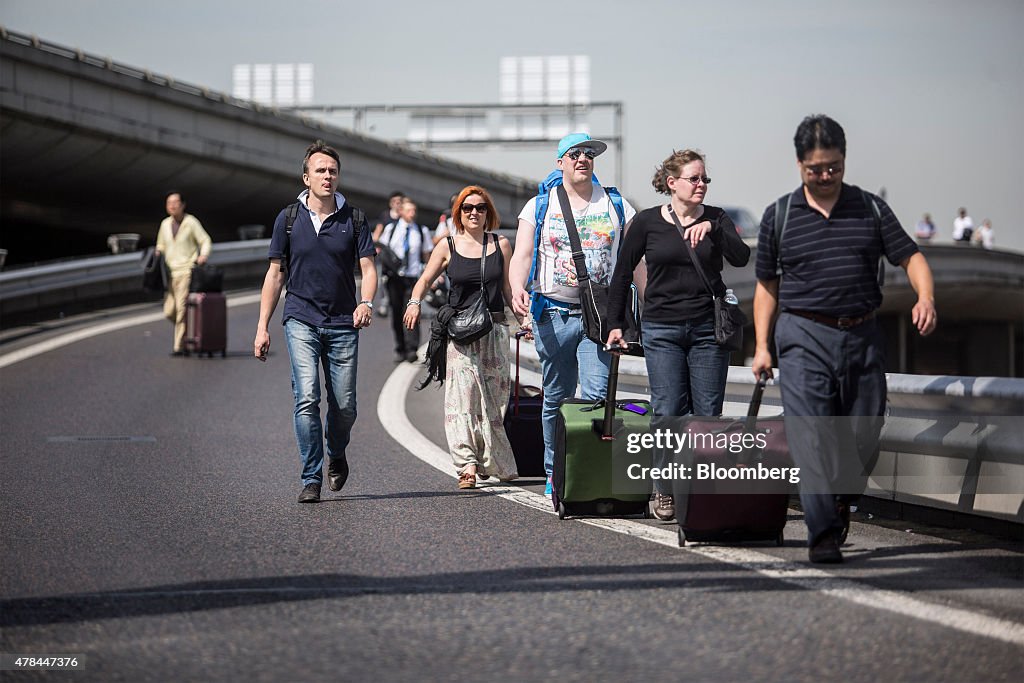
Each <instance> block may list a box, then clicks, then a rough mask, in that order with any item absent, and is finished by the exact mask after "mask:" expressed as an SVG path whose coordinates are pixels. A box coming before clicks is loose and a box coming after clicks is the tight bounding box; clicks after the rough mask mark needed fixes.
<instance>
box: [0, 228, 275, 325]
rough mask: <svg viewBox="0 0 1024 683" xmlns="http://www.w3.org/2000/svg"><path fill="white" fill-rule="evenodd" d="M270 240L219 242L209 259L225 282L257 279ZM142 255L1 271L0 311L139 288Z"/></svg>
mask: <svg viewBox="0 0 1024 683" xmlns="http://www.w3.org/2000/svg"><path fill="white" fill-rule="evenodd" d="M269 245H270V240H269V239H262V240H246V241H242V242H218V243H217V244H216V245H214V249H213V253H212V254H211V255H210V263H211V264H214V265H218V266H221V267H223V268H224V271H225V273H224V274H225V280H226V281H227V282H234V283H245V282H254V281H255V282H258V281H260V280H261V279H262V276H263V274H264V273H265V272H266V270H267V263H268V262H267V248H268V246H269ZM143 255H144V252H131V253H128V254H114V255H110V256H94V257H90V258H83V259H77V260H74V261H64V262H61V263H54V264H47V265H41V266H34V267H30V268H19V269H16V270H11V271H7V272H2V273H0V315H4V314H10V313H20V312H23V311H30V310H33V309H39V308H50V307H53V306H60V305H63V304H68V303H72V302H81V301H92V300H97V301H102V300H103V299H104V298H108V297H115V296H118V295H124V294H129V293H137V292H139V291H141V290H142V268H143V261H142V259H143Z"/></svg>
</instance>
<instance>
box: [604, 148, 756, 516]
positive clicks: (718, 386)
mask: <svg viewBox="0 0 1024 683" xmlns="http://www.w3.org/2000/svg"><path fill="white" fill-rule="evenodd" d="M710 183H711V178H709V177H708V175H707V170H706V168H705V165H704V155H702V154H701V153H700V152H696V151H694V150H691V149H686V150H683V151H681V152H673V153H672V155H671V156H670V157H668V158H667V159H665V161H664V162H662V164H661V166H659V167H658V170H657V171H656V172H655V174H654V179H653V180H652V184H653V185H654V189H655V190H657V191H658V192H660V193H662V194H667V195H668V196H669V201H668V203H667V204H662V205H658V206H654V207H651V208H649V209H645V210H644V211H641V212H640V213H638V214H637V216H636V218H634V219H633V226H632V227H631V228H630V230H629V232H627V233H626V236H625V237H624V238H623V243H622V251H621V252H620V254H619V259H618V262H617V263H616V266H615V273H614V274H613V275H612V280H611V285H610V287H609V291H608V318H609V321H610V322H609V324H610V326H611V327H612V328H614V329H612V330H611V331H610V332H609V334H608V340H607V342H608V344H609V345H611V346H623V347H624V346H625V345H626V344H625V342H624V341H623V340H622V327H623V323H624V319H625V313H626V301H627V293H628V290H629V285H630V282H631V281H632V278H633V269H634V268H635V267H636V265H637V264H638V263H639V262H640V259H645V260H646V262H647V285H646V288H645V290H644V306H643V321H642V324H641V332H642V338H643V347H644V357H645V359H646V361H647V377H648V382H649V384H650V387H651V404H652V406H653V408H654V415H655V417H675V416H684V415H721V414H722V403H723V401H724V398H725V383H726V379H727V377H728V373H729V352H728V351H727V350H726V349H724V348H722V347H720V346H719V345H718V344H717V343H716V342H715V322H714V303H713V301H712V298H711V295H710V294H709V293H708V290H707V287H705V285H704V281H703V280H702V279H701V277H700V275H699V274H698V272H697V271H696V269H695V268H694V264H693V260H692V259H691V258H690V254H689V249H688V247H687V245H686V243H687V242H688V243H689V245H690V247H692V248H693V250H694V252H695V253H696V256H697V260H698V261H699V262H700V265H701V267H702V268H703V270H704V274H705V275H706V277H707V279H708V280H709V281H710V282H711V287H712V289H713V290H714V292H715V295H716V296H724V295H725V290H726V286H725V283H724V282H722V262H723V259H724V260H725V261H728V262H729V263H731V264H732V265H734V266H744V265H746V263H747V260H748V259H749V258H750V247H748V246H747V245H746V244H744V242H743V240H742V239H741V238H740V235H739V233H738V231H737V230H736V226H735V225H733V222H732V220H731V219H730V218H729V215H728V214H727V213H726V212H725V211H723V210H722V209H720V208H718V207H717V206H709V205H707V204H705V203H704V198H705V195H706V194H707V191H708V185H709V184H710ZM673 214H674V215H675V216H674V217H673ZM676 219H678V222H679V226H677V224H676ZM680 228H681V229H680ZM653 427H654V425H652V428H653ZM664 464H665V463H662V464H661V466H664ZM653 513H654V515H655V516H656V517H657V518H658V519H661V520H666V521H667V520H670V519H672V518H673V517H674V516H675V501H674V499H673V498H672V494H671V484H670V482H667V481H662V480H656V481H655V492H654V505H653Z"/></svg>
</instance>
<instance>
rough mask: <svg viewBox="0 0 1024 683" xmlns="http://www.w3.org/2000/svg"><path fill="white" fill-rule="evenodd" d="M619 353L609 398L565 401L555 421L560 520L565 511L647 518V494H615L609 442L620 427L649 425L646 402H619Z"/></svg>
mask: <svg viewBox="0 0 1024 683" xmlns="http://www.w3.org/2000/svg"><path fill="white" fill-rule="evenodd" d="M618 376H619V354H612V367H611V370H610V371H609V372H608V393H607V394H606V395H607V396H608V399H607V400H605V401H600V402H598V403H595V402H594V401H581V400H579V399H567V400H565V401H562V405H561V406H560V407H559V412H558V417H557V421H556V423H555V425H556V427H555V463H554V471H553V472H552V477H551V483H552V495H551V502H552V503H553V504H554V506H555V509H556V510H557V511H558V518H559V519H565V517H567V516H569V515H604V516H609V515H615V516H618V515H643V516H645V517H646V516H647V510H648V507H647V502H648V499H649V498H650V492H649V491H647V490H646V489H645V490H643V491H642V492H637V493H623V492H617V491H616V490H615V489H616V486H615V483H614V474H613V470H614V466H615V463H614V454H613V441H614V438H615V435H616V434H618V435H619V436H620V437H621V436H622V434H623V430H630V431H637V432H646V431H648V429H649V427H650V423H651V415H652V414H653V413H652V410H651V404H650V403H649V402H647V401H632V402H628V403H627V402H619V401H616V400H615V392H616V387H617V384H618Z"/></svg>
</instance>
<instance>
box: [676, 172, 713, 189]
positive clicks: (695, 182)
mask: <svg viewBox="0 0 1024 683" xmlns="http://www.w3.org/2000/svg"><path fill="white" fill-rule="evenodd" d="M676 177H677V178H678V179H679V180H685V181H686V182H688V183H690V184H691V185H693V186H694V187H697V185H698V184H700V182H701V181H704V184H705V185H710V184H711V178H709V177H707V176H706V175H692V176H690V177H689V178H684V177H682V176H676Z"/></svg>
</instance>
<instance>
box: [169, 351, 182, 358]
mask: <svg viewBox="0 0 1024 683" xmlns="http://www.w3.org/2000/svg"><path fill="white" fill-rule="evenodd" d="M184 355H185V352H184V351H171V358H180V357H182V356H184Z"/></svg>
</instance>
